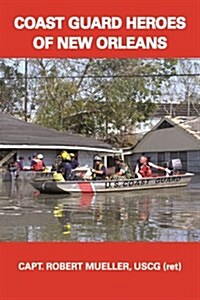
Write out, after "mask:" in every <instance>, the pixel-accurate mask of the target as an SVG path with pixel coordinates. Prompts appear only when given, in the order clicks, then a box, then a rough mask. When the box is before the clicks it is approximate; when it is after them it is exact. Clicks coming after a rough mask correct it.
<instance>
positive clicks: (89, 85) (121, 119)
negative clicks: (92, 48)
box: [30, 59, 176, 146]
mask: <svg viewBox="0 0 200 300" xmlns="http://www.w3.org/2000/svg"><path fill="white" fill-rule="evenodd" d="M175 65H176V61H175V60H163V59H160V60H138V59H137V60H136V59H76V60H72V59H54V60H48V59H40V60H33V61H31V62H30V66H31V74H32V76H34V78H37V77H39V78H40V79H38V80H37V82H36V81H35V84H34V89H35V97H34V99H33V101H34V103H36V105H37V113H36V115H35V121H36V122H37V123H40V124H42V125H45V126H48V127H53V128H56V129H60V130H67V131H70V132H72V133H79V134H84V135H88V136H95V137H97V138H100V139H102V140H104V141H109V142H111V143H113V144H114V145H117V146H120V141H121V140H122V136H124V135H127V136H128V135H131V134H132V133H133V132H134V128H135V124H136V122H140V121H145V120H147V119H148V118H149V116H150V115H151V114H152V113H153V111H154V109H155V104H154V102H155V100H156V99H158V98H159V97H160V95H161V93H162V89H163V85H164V84H165V82H166V77H165V76H164V75H165V74H171V73H172V72H174V67H175ZM158 73H159V74H161V75H163V76H162V77H158V76H154V75H155V74H158ZM124 144H127V143H126V141H124V142H123V145H124Z"/></svg>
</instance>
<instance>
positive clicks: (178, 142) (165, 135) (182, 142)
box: [124, 116, 200, 155]
mask: <svg viewBox="0 0 200 300" xmlns="http://www.w3.org/2000/svg"><path fill="white" fill-rule="evenodd" d="M160 129H162V130H160ZM199 149H200V117H175V118H172V117H169V116H166V117H164V118H162V119H161V120H160V121H159V122H158V123H157V124H156V125H155V126H154V127H153V128H152V130H150V131H149V132H147V133H146V134H145V135H144V136H143V138H142V139H141V140H140V141H139V142H138V143H137V144H136V145H135V146H134V147H133V148H132V149H129V151H124V154H125V155H130V154H132V153H142V152H144V153H145V152H163V151H164V152H165V151H186V150H199Z"/></svg>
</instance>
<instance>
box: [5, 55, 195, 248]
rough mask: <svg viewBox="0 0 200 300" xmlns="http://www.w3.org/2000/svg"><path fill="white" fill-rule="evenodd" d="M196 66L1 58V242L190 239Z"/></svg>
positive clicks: (180, 62) (190, 63)
mask: <svg viewBox="0 0 200 300" xmlns="http://www.w3.org/2000/svg"><path fill="white" fill-rule="evenodd" d="M199 69H200V61H199V60H197V59H128V58H126V59H114V58H113V59H112V58H107V59H106V58H105V59H95V58H88V59H63V58H60V59H45V58H39V59H31V58H25V59H20V58H19V59H16V58H15V59H14V58H13V59H12V58H9V59H1V61H0V76H1V78H0V82H1V84H0V95H1V96H0V97H1V98H0V105H1V112H0V114H1V122H0V126H1V141H0V144H1V146H0V147H1V151H0V155H1V157H0V163H1V194H0V214H1V218H0V225H1V226H0V240H1V241H80V242H92V241H165V242H166V241H198V240H199V239H200V230H199V223H200V215H199V191H200V177H199V172H200V117H199V113H200V103H199V100H200V98H199V97H200V85H199V79H200V77H199V74H198V72H199Z"/></svg>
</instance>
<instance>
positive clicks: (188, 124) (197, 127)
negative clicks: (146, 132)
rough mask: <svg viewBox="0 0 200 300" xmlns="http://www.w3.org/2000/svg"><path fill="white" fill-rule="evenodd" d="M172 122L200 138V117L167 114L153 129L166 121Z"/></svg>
mask: <svg viewBox="0 0 200 300" xmlns="http://www.w3.org/2000/svg"><path fill="white" fill-rule="evenodd" d="M164 120H166V121H168V122H170V123H171V124H172V125H175V126H179V127H180V128H181V129H183V130H185V131H186V132H187V133H189V134H190V135H192V136H193V137H194V138H195V139H197V140H200V117H183V116H181V117H175V118H172V117H169V116H166V117H165V118H164V119H161V121H160V122H159V123H158V124H157V125H156V126H155V127H154V128H153V129H152V130H155V129H156V128H158V127H159V125H160V124H161V123H162V122H163V121H164Z"/></svg>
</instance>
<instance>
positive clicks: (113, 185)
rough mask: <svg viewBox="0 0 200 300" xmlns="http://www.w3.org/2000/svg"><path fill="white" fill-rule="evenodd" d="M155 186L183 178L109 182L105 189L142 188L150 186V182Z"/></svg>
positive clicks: (106, 183)
mask: <svg viewBox="0 0 200 300" xmlns="http://www.w3.org/2000/svg"><path fill="white" fill-rule="evenodd" d="M150 180H151V182H152V183H153V184H163V183H168V182H169V183H171V182H178V181H180V180H181V177H163V178H155V179H152V178H151V179H149V178H145V179H135V180H134V179H132V180H123V181H121V180H118V181H108V182H105V188H106V189H109V188H122V187H125V188H126V187H131V186H142V185H149V182H150Z"/></svg>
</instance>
